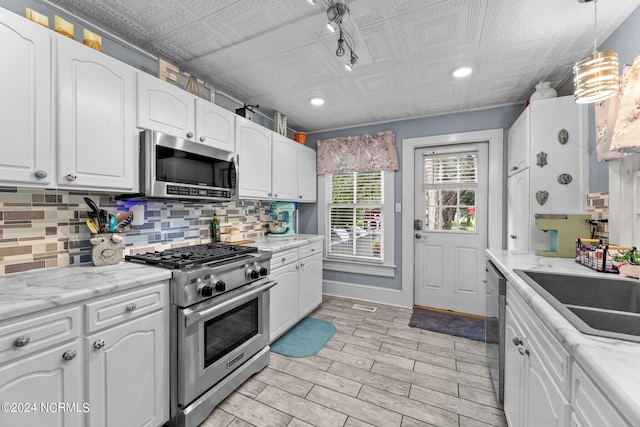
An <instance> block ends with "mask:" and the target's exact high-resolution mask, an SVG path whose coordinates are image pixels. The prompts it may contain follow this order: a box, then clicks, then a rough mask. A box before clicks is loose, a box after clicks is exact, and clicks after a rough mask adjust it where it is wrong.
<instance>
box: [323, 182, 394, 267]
mask: <svg viewBox="0 0 640 427" xmlns="http://www.w3.org/2000/svg"><path fill="white" fill-rule="evenodd" d="M318 187H319V192H320V194H319V197H318V200H319V201H320V203H319V204H318V214H319V221H318V224H319V229H320V232H321V233H322V234H324V236H325V242H326V245H325V247H326V252H325V263H324V267H325V269H328V270H338V271H347V272H354V273H362V274H374V275H384V276H389V277H392V276H393V275H394V271H393V267H394V265H393V263H394V257H393V215H394V212H393V172H381V171H376V172H348V173H340V174H326V175H320V176H319V185H318ZM385 200H387V201H388V202H387V203H386V205H387V206H385ZM355 265H360V267H359V268H358V267H356V266H355Z"/></svg>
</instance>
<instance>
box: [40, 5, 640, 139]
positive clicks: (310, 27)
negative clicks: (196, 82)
mask: <svg viewBox="0 0 640 427" xmlns="http://www.w3.org/2000/svg"><path fill="white" fill-rule="evenodd" d="M48 1H49V2H50V3H54V4H57V5H58V6H59V7H61V8H63V9H65V10H67V11H69V12H70V13H72V14H75V15H77V16H80V17H82V18H84V19H86V20H88V21H90V22H92V23H94V24H95V25H96V26H98V27H100V28H102V29H104V30H105V31H107V32H109V33H112V34H114V35H116V36H118V37H120V38H122V39H124V40H126V41H128V42H130V43H132V44H134V45H136V46H139V47H141V48H142V49H144V50H146V51H148V52H150V53H152V54H154V55H156V56H160V57H162V58H164V59H167V60H169V61H170V62H173V63H175V64H176V65H178V66H179V67H180V69H181V70H183V71H186V72H189V73H192V74H195V75H197V76H198V77H199V78H200V79H202V80H204V81H206V82H207V83H209V84H210V85H211V86H213V87H214V88H215V89H216V90H218V91H221V92H223V93H225V94H228V95H230V96H232V97H233V98H236V99H238V100H239V101H241V102H246V103H248V104H260V110H261V111H262V112H264V113H266V114H267V115H269V116H270V115H272V114H273V112H275V111H280V112H281V113H283V114H285V115H287V116H288V124H289V126H291V127H292V128H294V129H296V130H299V131H307V132H311V131H318V130H326V129H334V128H340V127H348V126H354V125H360V124H367V123H376V122H384V121H391V120H398V119H407V118H413V117H423V116H430V115H438V114H444V113H449V112H456V111H467V110H473V109H481V108H488V107H492V106H498V105H504V104H512V103H519V102H523V101H525V100H526V99H527V98H528V97H529V96H530V95H531V93H532V92H533V90H534V86H535V84H536V83H538V82H539V81H541V80H545V81H550V82H551V84H552V86H556V85H559V84H560V83H562V82H564V81H565V80H566V79H567V78H570V75H571V69H572V66H573V63H574V62H575V61H577V60H579V59H581V58H583V57H585V56H587V55H588V54H590V53H591V50H592V44H593V38H592V37H593V27H592V23H593V6H592V5H593V4H592V3H587V4H580V3H579V2H578V1H577V0H562V1H558V0H351V1H348V3H347V4H348V7H349V9H350V13H349V15H348V17H347V18H346V19H345V24H344V26H345V28H346V29H347V31H348V32H349V33H350V34H351V36H352V37H353V39H354V41H355V45H356V46H355V50H356V52H357V54H358V56H359V58H360V59H359V61H358V63H357V64H356V67H355V68H354V70H353V71H352V72H348V71H346V70H345V68H344V64H345V62H346V61H347V60H348V55H349V54H348V53H347V54H346V55H345V56H343V57H342V58H338V57H337V56H336V55H335V50H336V47H337V36H336V35H335V34H331V33H329V32H328V31H327V30H326V28H325V24H326V21H327V17H326V4H325V0H319V1H318V2H317V4H316V5H315V6H314V5H310V4H309V2H307V1H306V0H269V1H264V0H216V1H210V0H102V1H101V0H48ZM638 6H640V0H615V1H614V0H610V1H600V2H599V3H598V27H599V31H598V40H599V41H602V40H604V39H605V38H606V37H608V36H609V35H610V34H611V33H612V32H613V31H614V30H615V28H617V27H618V26H619V25H620V24H621V23H622V21H624V19H625V18H626V17H627V16H629V15H630V14H631V12H633V11H634V10H635V9H636V8H637V7H638ZM460 65H470V66H472V67H473V68H474V73H473V74H472V75H471V76H469V77H467V78H465V79H454V78H453V77H452V76H451V71H452V70H453V69H454V68H456V67H458V66H460ZM312 96H322V97H324V98H325V99H326V103H325V105H324V106H323V107H320V108H318V107H313V106H311V105H310V104H309V102H308V100H309V98H310V97H312Z"/></svg>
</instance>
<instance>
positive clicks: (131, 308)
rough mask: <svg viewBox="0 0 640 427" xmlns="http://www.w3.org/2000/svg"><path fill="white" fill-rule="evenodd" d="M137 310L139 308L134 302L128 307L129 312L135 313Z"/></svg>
mask: <svg viewBox="0 0 640 427" xmlns="http://www.w3.org/2000/svg"><path fill="white" fill-rule="evenodd" d="M136 308H138V305H137V304H136V303H135V302H132V303H131V304H129V305H128V306H127V311H134V310H135V309H136Z"/></svg>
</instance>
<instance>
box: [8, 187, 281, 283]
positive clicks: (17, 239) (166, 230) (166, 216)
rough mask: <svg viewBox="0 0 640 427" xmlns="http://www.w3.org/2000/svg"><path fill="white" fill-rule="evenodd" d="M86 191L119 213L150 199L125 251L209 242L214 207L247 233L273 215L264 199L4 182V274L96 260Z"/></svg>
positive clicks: (226, 223)
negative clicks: (129, 197)
mask: <svg viewBox="0 0 640 427" xmlns="http://www.w3.org/2000/svg"><path fill="white" fill-rule="evenodd" d="M84 197H90V198H91V199H92V200H93V201H94V202H96V203H97V204H98V205H99V207H100V208H102V209H105V210H107V211H109V212H110V213H113V214H115V213H120V212H127V211H128V210H129V208H130V207H131V206H132V205H135V204H142V205H144V207H145V219H144V224H143V225H140V226H129V227H127V228H126V229H125V232H124V233H123V236H124V245H125V247H124V254H125V255H129V254H133V253H138V252H146V251H154V250H163V249H167V248H171V247H176V246H186V245H194V244H199V243H208V242H210V241H211V231H210V227H209V225H210V222H211V219H212V217H213V213H214V211H215V213H216V215H217V217H218V219H219V220H220V229H221V231H222V232H225V231H229V230H231V229H232V228H235V229H238V230H240V233H241V235H242V237H243V238H244V239H251V238H252V237H257V236H262V235H264V234H265V232H266V230H267V229H266V226H267V222H268V221H270V220H271V217H270V215H269V214H270V212H269V206H270V204H269V202H262V201H258V200H255V201H254V200H241V201H238V202H232V203H224V204H213V203H199V202H179V201H175V202H174V201H142V202H140V201H136V202H134V201H126V202H125V201H119V200H115V198H114V195H113V194H106V193H97V192H81V191H61V190H42V189H28V188H14V187H0V275H4V274H9V273H15V272H19V271H26V270H32V269H36V268H46V267H62V266H66V265H70V264H82V263H90V262H91V244H90V243H89V238H90V236H91V234H90V232H89V229H88V228H87V225H86V224H85V222H86V220H87V218H88V215H87V212H89V211H90V209H89V208H88V207H87V205H86V203H85V201H84Z"/></svg>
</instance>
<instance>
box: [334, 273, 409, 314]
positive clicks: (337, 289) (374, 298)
mask: <svg viewBox="0 0 640 427" xmlns="http://www.w3.org/2000/svg"><path fill="white" fill-rule="evenodd" d="M322 293H323V294H325V295H330V296H334V297H341V298H350V299H357V300H361V301H369V302H375V303H378V304H387V305H395V306H398V307H403V305H402V290H400V289H388V288H381V287H378V286H368V285H358V284H355V283H347V282H336V281H333V280H324V281H323V282H322ZM408 308H412V307H408Z"/></svg>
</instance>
